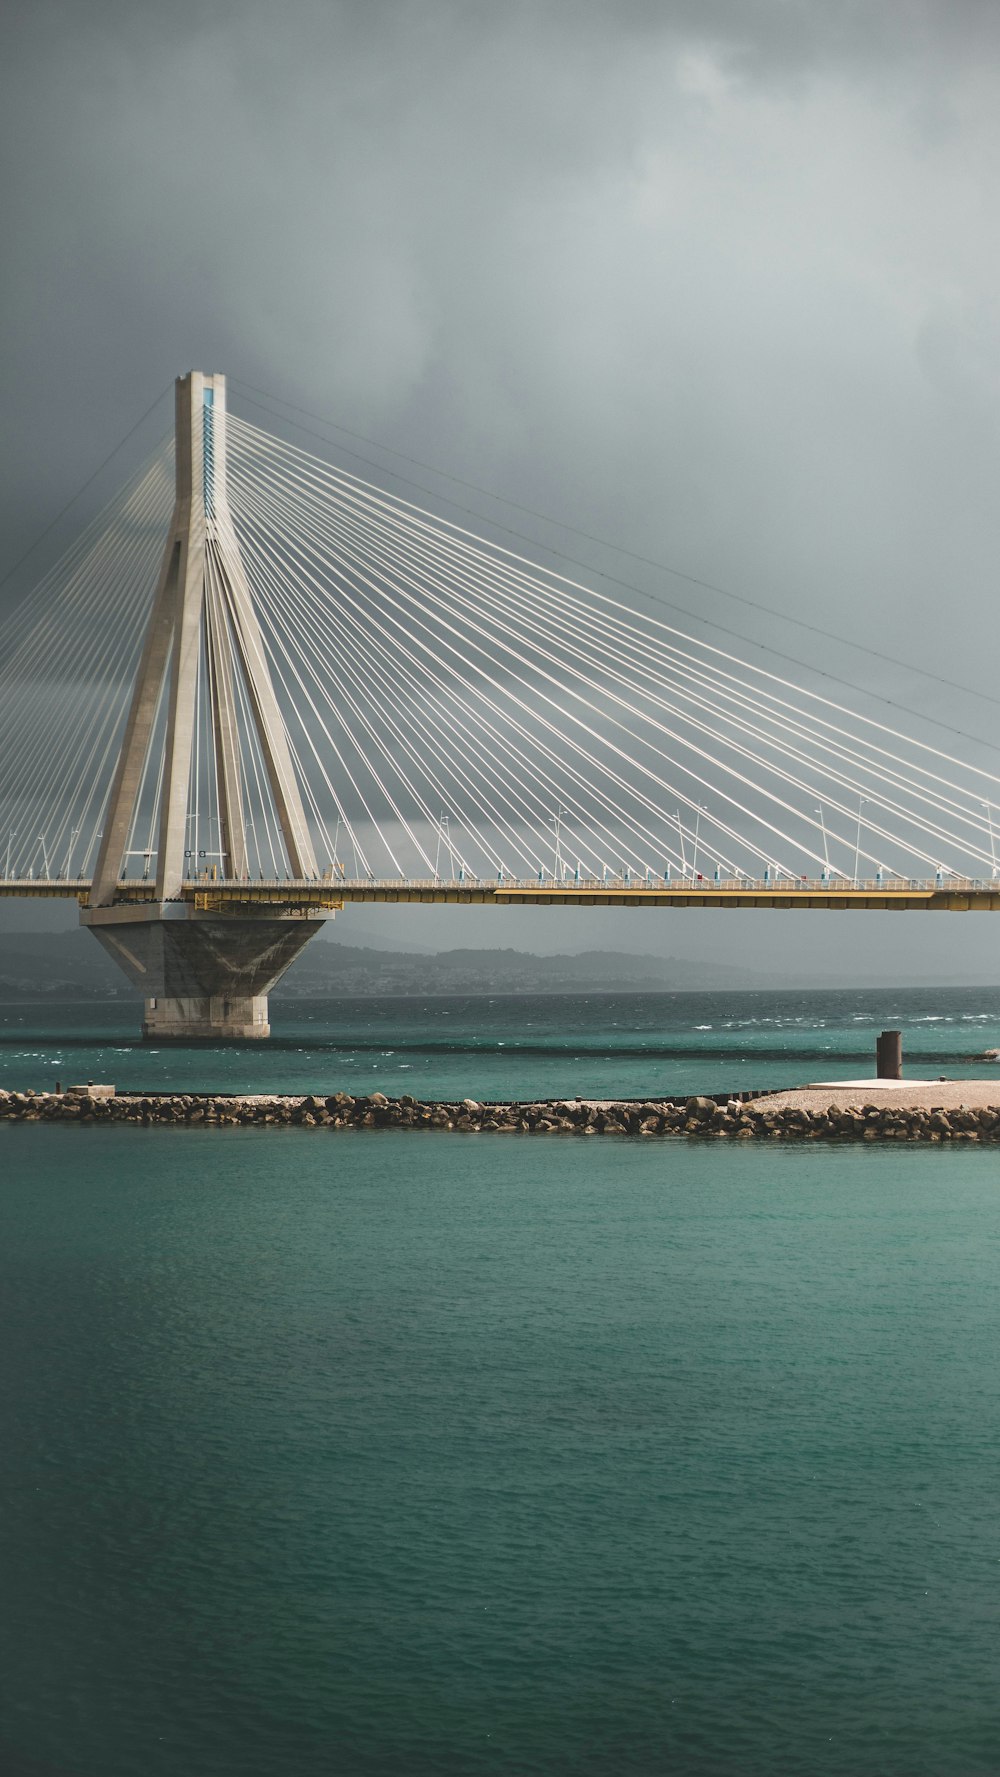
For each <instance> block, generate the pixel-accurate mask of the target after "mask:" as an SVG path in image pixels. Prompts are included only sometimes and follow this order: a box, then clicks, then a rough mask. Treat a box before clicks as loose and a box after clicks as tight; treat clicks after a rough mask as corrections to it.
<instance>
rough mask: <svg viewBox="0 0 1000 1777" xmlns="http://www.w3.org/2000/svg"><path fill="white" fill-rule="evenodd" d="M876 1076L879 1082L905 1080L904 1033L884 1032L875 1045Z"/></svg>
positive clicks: (895, 1031)
mask: <svg viewBox="0 0 1000 1777" xmlns="http://www.w3.org/2000/svg"><path fill="white" fill-rule="evenodd" d="M875 1074H876V1078H878V1079H879V1080H901V1079H902V1078H903V1033H902V1031H901V1030H884V1031H883V1032H882V1035H881V1036H880V1037H879V1039H878V1042H877V1043H876V1044H875Z"/></svg>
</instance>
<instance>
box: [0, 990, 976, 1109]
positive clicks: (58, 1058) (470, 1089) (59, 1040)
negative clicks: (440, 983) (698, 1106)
mask: <svg viewBox="0 0 1000 1777" xmlns="http://www.w3.org/2000/svg"><path fill="white" fill-rule="evenodd" d="M271 1017H272V1028H273V1030H274V1037H273V1039H272V1040H271V1042H270V1043H266V1044H262V1045H259V1046H257V1045H253V1044H248V1045H244V1046H242V1047H228V1048H227V1047H223V1046H219V1047H212V1046H211V1045H202V1046H199V1047H196V1048H190V1049H187V1048H180V1049H178V1048H173V1047H170V1048H166V1049H161V1050H156V1049H154V1048H147V1047H145V1046H144V1045H143V1044H142V1043H140V1042H138V1041H137V1040H136V1037H137V1032H138V1029H139V1024H140V1010H139V1007H138V1004H137V1003H134V1002H129V1001H121V1002H112V1003H110V1004H105V1005H100V1004H98V1005H77V1006H67V1007H59V1008H52V1007H50V1006H45V1007H39V1006H17V1005H14V1006H11V1005H7V1006H4V1007H0V1084H3V1085H7V1086H18V1087H36V1088H38V1089H41V1090H44V1089H46V1088H51V1087H52V1086H54V1085H55V1083H56V1081H57V1080H61V1081H62V1083H63V1085H68V1084H70V1083H72V1082H73V1081H76V1080H88V1079H91V1080H110V1081H113V1082H114V1083H115V1084H116V1085H118V1086H119V1087H121V1088H128V1089H131V1090H135V1089H136V1088H147V1089H149V1090H165V1089H169V1088H176V1089H179V1090H183V1089H185V1088H186V1089H187V1090H190V1091H197V1090H205V1091H213V1090H214V1091H220V1092H224V1091H261V1092H263V1091H288V1092H313V1091H323V1092H331V1091H335V1090H337V1089H339V1088H343V1089H346V1090H347V1091H351V1092H365V1091H371V1090H373V1089H374V1088H375V1087H378V1088H379V1089H380V1090H382V1091H383V1092H387V1093H389V1094H393V1093H402V1092H412V1093H414V1094H415V1095H416V1096H426V1097H439V1098H449V1097H451V1098H465V1097H467V1096H472V1097H475V1098H496V1099H524V1098H528V1099H530V1098H535V1097H539V1096H541V1095H543V1094H547V1095H550V1096H554V1097H569V1096H574V1095H577V1094H579V1095H581V1096H583V1097H595V1098H607V1097H615V1096H621V1097H641V1096H644V1095H645V1094H647V1093H661V1094H666V1093H676V1092H698V1091H707V1092H722V1091H727V1090H733V1089H740V1088H752V1087H762V1086H787V1085H795V1084H798V1083H801V1082H802V1081H806V1080H817V1079H830V1078H834V1079H836V1078H838V1077H839V1078H848V1079H849V1078H857V1077H859V1076H860V1077H864V1076H866V1075H869V1074H871V1073H872V1072H873V1071H874V1051H875V1037H876V1035H877V1033H878V1032H879V1031H880V1030H882V1029H883V1028H887V1027H888V1028H902V1029H903V1031H904V1046H905V1054H906V1071H907V1073H909V1074H912V1075H914V1076H915V1077H917V1076H925V1077H929V1078H934V1077H936V1076H937V1075H940V1074H944V1073H947V1074H958V1075H959V1076H961V1075H963V1074H965V1075H966V1076H968V1075H969V1074H973V1073H977V1072H978V1073H980V1074H981V1073H982V1072H983V1067H984V1064H983V1063H982V1061H979V1062H977V1061H976V1060H975V1057H976V1056H977V1055H979V1054H981V1052H982V1050H983V1049H987V1048H1000V988H996V987H987V988H953V989H948V990H946V991H941V990H933V991H930V990H924V989H918V988H906V989H895V990H889V989H870V990H867V991H862V990H857V989H850V990H847V991H842V992H830V991H824V992H817V991H808V992H806V991H802V992H797V993H778V994H776V993H732V994H717V993H711V994H695V993H677V994H665V993H651V994H594V995H591V996H585V995H567V996H538V997H532V996H528V995H524V996H513V995H496V996H493V997H489V998H444V997H442V998H427V999H416V998H414V999H405V998H400V999H379V1000H375V999H358V1000H342V1001H338V1002H333V1001H330V1002H327V1001H298V1002H296V1001H285V1002H282V1001H281V1000H274V1001H272V1007H271ZM997 1077H998V1082H1000V1069H998V1071H997Z"/></svg>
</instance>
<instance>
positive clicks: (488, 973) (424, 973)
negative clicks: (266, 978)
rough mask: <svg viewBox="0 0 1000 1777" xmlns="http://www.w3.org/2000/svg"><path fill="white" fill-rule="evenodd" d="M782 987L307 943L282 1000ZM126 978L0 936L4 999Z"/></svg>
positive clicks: (705, 969)
mask: <svg viewBox="0 0 1000 1777" xmlns="http://www.w3.org/2000/svg"><path fill="white" fill-rule="evenodd" d="M774 985H776V983H774V982H773V981H771V980H769V979H768V977H767V976H765V975H758V974H753V973H752V972H751V971H750V970H749V969H740V968H734V967H733V966H732V965H731V964H728V963H706V962H687V961H684V960H681V959H680V958H676V957H668V958H664V957H659V956H633V955H630V954H628V953H627V952H624V951H615V950H591V951H584V952H582V953H581V954H580V955H578V956H534V955H533V954H532V953H531V952H530V951H525V950H442V951H439V952H437V954H436V955H434V954H422V953H420V952H413V951H403V950H374V949H369V948H366V947H358V946H355V945H350V944H338V943H336V942H335V941H333V940H327V941H326V942H323V941H321V940H317V941H316V942H314V943H312V944H310V945H309V946H308V947H307V949H306V950H305V951H304V952H303V954H302V955H301V957H300V958H299V959H298V961H297V962H296V963H294V964H293V966H292V967H291V968H290V969H289V970H288V973H287V974H286V975H285V976H283V978H282V980H281V983H280V985H279V988H278V990H277V997H280V998H282V999H308V998H313V997H314V998H323V999H325V998H329V997H330V996H331V995H336V996H343V997H345V998H347V997H352V998H353V997H355V996H360V995H365V994H394V993H398V994H428V993H442V994H451V993H454V994H476V993H584V992H587V991H588V990H590V991H593V992H603V993H610V992H614V991H615V990H616V989H621V990H624V991H631V992H638V991H641V990H642V989H646V990H647V991H663V990H664V989H670V988H676V989H679V990H684V989H687V990H692V989H698V988H706V989H710V988H721V989H725V988H741V987H742V988H753V987H769V986H774ZM131 997H133V990H132V989H131V988H130V986H129V984H128V982H127V981H126V979H125V977H124V975H123V974H122V973H121V972H120V970H119V969H117V968H116V967H115V965H114V963H112V961H111V960H110V958H109V957H108V956H106V955H105V953H104V951H103V950H102V949H101V948H100V946H99V945H98V944H96V943H95V942H94V939H93V938H92V937H91V935H90V934H89V932H84V931H70V932H16V933H15V932H10V933H3V934H0V1000H7V1001H12V1000H17V1001H22V1000H36V999H44V1000H55V999H129V998H131Z"/></svg>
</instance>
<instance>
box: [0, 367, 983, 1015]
mask: <svg viewBox="0 0 1000 1777" xmlns="http://www.w3.org/2000/svg"><path fill="white" fill-rule="evenodd" d="M6 631H7V633H6V634H5V635H4V636H3V638H2V646H0V866H2V868H0V894H3V895H20V896H40V895H46V896H47V895H63V896H73V897H75V898H76V899H77V900H78V901H79V903H80V908H81V919H82V921H83V923H84V924H85V925H87V926H89V927H90V928H91V930H93V932H94V933H95V935H96V936H97V937H98V938H99V939H100V941H101V942H102V944H104V946H105V948H106V949H108V950H109V952H110V953H111V954H112V955H113V956H114V957H115V959H116V960H117V961H118V962H119V963H120V964H121V965H122V967H123V968H124V969H125V971H126V973H127V974H128V975H129V977H130V979H131V980H132V981H133V983H134V985H135V986H136V987H137V988H138V989H139V991H140V992H141V993H142V994H143V996H144V998H145V1000H146V1017H145V1022H144V1031H145V1033H146V1034H147V1035H149V1036H155V1037H156V1038H158V1039H161V1038H163V1037H171V1036H178V1037H186V1038H190V1037H198V1036H215V1035H229V1036H237V1037H239V1036H243V1037H248V1036H263V1035H266V1034H267V1030H268V1026H267V1000H266V995H267V992H268V990H269V988H270V987H271V986H273V984H274V982H275V981H276V980H277V979H278V977H279V976H280V974H281V972H282V971H283V969H284V968H286V967H287V966H288V964H289V963H290V962H291V961H292V960H293V958H294V957H295V956H296V955H297V954H298V953H299V951H300V950H301V949H302V947H303V945H304V944H305V942H306V941H307V940H308V938H309V937H310V936H311V935H312V933H313V932H314V931H315V930H316V929H317V923H318V922H319V921H321V920H322V919H324V918H327V917H329V916H330V915H331V914H333V913H334V912H336V911H338V910H339V909H340V908H342V907H344V906H346V905H349V904H352V903H357V902H379V901H381V902H404V901H409V902H415V903H478V904H483V905H489V904H493V905H506V906H511V905H519V904H520V905H523V904H534V905H539V904H549V905H551V904H556V905H561V906H572V905H585V906H650V907H661V908H662V907H669V906H673V907H683V906H714V907H719V908H723V907H754V908H839V909H845V910H846V909H854V910H884V909H897V910H911V911H912V910H925V911H935V910H947V911H967V910H973V909H976V910H982V909H985V910H994V911H995V910H1000V880H998V874H1000V873H998V863H997V854H996V834H995V816H996V810H997V806H998V795H997V792H998V788H1000V781H998V779H997V778H996V777H994V776H993V775H991V774H990V773H988V772H986V771H985V770H983V769H982V768H981V767H979V766H975V765H972V764H970V763H968V762H966V761H964V760H962V759H961V758H959V757H957V756H955V755H954V754H953V753H951V752H948V751H944V750H942V749H940V748H938V747H936V746H934V745H932V744H930V743H929V742H928V741H926V740H920V739H918V738H916V737H915V736H914V735H913V734H908V733H906V732H904V731H903V730H901V729H900V728H899V726H898V723H897V722H895V721H893V720H890V716H891V714H892V712H891V711H888V710H887V711H886V712H884V715H883V717H882V718H879V717H876V716H872V715H863V714H860V713H859V712H858V711H857V710H856V709H853V708H851V707H849V706H848V705H847V704H845V703H838V702H837V701H835V700H834V699H832V698H830V697H827V696H824V695H820V694H819V693H817V692H816V691H813V690H807V689H805V688H804V687H802V686H801V685H796V684H795V683H794V682H792V681H791V680H789V679H788V678H787V677H782V676H781V675H780V674H777V673H775V672H771V671H767V670H765V669H764V668H762V667H760V666H757V665H752V664H750V663H749V662H748V661H747V660H746V659H745V658H742V657H740V656H739V655H737V654H734V653H733V652H731V651H727V650H726V649H723V648H720V647H715V646H711V645H709V644H708V643H706V642H704V641H701V640H698V639H697V638H696V637H694V636H692V635H690V634H688V633H687V632H685V631H684V630H682V629H680V628H677V627H676V626H674V625H671V624H669V623H666V622H663V621H660V620H658V619H657V618H655V617H652V616H646V615H639V614H637V612H636V611H635V610H634V609H633V608H631V607H630V606H629V605H628V604H626V603H624V602H623V601H622V600H621V599H616V598H615V597H613V596H610V595H608V594H607V593H603V592H599V591H596V590H594V589H593V588H591V587H588V586H585V585H582V584H580V583H577V582H574V581H571V580H569V579H567V578H565V577H564V576H562V575H560V574H557V573H554V572H552V571H550V570H548V569H546V568H542V567H540V566H538V565H537V564H535V563H533V562H531V561H529V560H527V559H526V558H525V557H523V556H520V555H518V554H516V553H514V552H512V551H510V550H508V549H504V548H500V547H498V546H497V545H496V544H495V543H492V542H490V541H487V540H486V539H484V538H482V537H479V536H477V535H475V534H474V533H472V532H471V531H469V530H467V529H464V528H462V527H461V526H459V525H457V524H454V523H451V522H448V521H446V520H444V519H441V518H439V517H437V516H435V515H433V514H432V513H430V512H428V511H426V510H424V509H422V508H421V507H419V506H417V505H414V504H413V503H412V502H409V501H407V500H403V499H401V498H399V497H397V496H395V495H392V494H389V493H387V492H386V491H385V490H384V489H383V488H382V487H380V486H377V485H375V484H373V483H372V482H367V481H365V480H363V479H361V478H359V477H358V476H356V475H353V474H348V473H347V472H346V471H344V470H342V469H340V468H338V467H334V466H332V465H331V464H330V463H329V462H327V461H325V460H324V459H322V458H320V457H317V456H315V455H312V454H309V453H308V452H305V451H303V450H300V449H297V448H295V447H294V446H292V445H290V444H288V443H286V442H285V441H284V440H283V439H281V438H278V437H274V436H271V435H270V434H268V433H267V432H264V431H261V430H260V429H258V428H257V427H254V426H252V425H250V424H248V423H247V422H246V421H244V420H241V419H239V418H237V417H236V416H235V415H233V414H230V413H227V408H226V389H225V379H224V378H223V377H221V376H205V375H202V374H201V373H198V372H192V373H191V375H189V376H186V377H182V378H180V379H179V380H178V383H177V386H176V425H175V434H174V438H173V439H172V440H169V441H167V442H166V443H165V444H164V445H163V447H162V448H161V449H159V450H158V451H157V452H156V453H155V454H154V455H153V457H152V458H151V459H150V460H149V461H148V462H146V463H145V464H143V465H142V466H141V468H140V469H139V470H138V471H137V472H136V474H135V475H134V476H133V478H132V479H131V481H130V482H129V484H128V485H127V486H126V487H125V488H124V489H123V490H121V492H120V493H119V494H118V495H117V496H116V497H115V498H114V499H113V500H112V501H111V502H110V503H109V504H108V505H107V506H106V507H105V508H104V510H103V511H102V512H101V513H99V514H98V516H97V517H96V518H95V519H94V520H93V522H92V523H91V524H90V525H89V526H88V527H87V529H86V530H85V531H84V532H83V534H82V535H81V536H80V537H78V538H77V540H76V541H75V543H74V544H73V545H72V546H71V547H70V549H69V550H67V552H66V553H65V554H64V556H63V557H62V558H61V559H60V561H59V562H57V563H56V565H55V566H54V567H53V568H52V569H51V570H50V572H49V573H48V574H47V575H46V576H45V578H44V579H43V580H42V581H41V583H40V584H39V585H38V586H37V587H36V588H34V590H33V591H32V593H31V594H30V596H29V597H28V598H27V599H26V600H25V601H24V602H23V603H22V605H21V606H20V608H19V609H18V610H16V611H15V613H14V615H13V617H12V618H11V619H9V620H8V622H7V625H6Z"/></svg>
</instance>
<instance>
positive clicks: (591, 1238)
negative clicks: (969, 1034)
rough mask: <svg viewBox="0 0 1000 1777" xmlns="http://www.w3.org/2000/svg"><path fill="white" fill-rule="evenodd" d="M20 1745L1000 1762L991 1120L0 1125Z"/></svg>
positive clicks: (254, 1761) (399, 1756)
mask: <svg viewBox="0 0 1000 1777" xmlns="http://www.w3.org/2000/svg"><path fill="white" fill-rule="evenodd" d="M0 1218H2V1239H0V1394H2V1399H0V1415H2V1422H3V1427H4V1435H3V1438H2V1440H0V1572H2V1584H3V1593H4V1607H3V1610H2V1612H0V1659H2V1666H3V1670H4V1674H5V1693H6V1699H7V1701H6V1705H5V1711H4V1717H3V1726H2V1727H0V1741H2V1742H4V1744H3V1745H0V1765H2V1768H3V1769H4V1770H5V1772H10V1773H12V1774H13V1777H135V1774H136V1773H139V1772H141V1773H143V1774H144V1777H177V1774H178V1773H184V1774H185V1777H278V1774H281V1777H284V1774H285V1773H295V1774H296V1777H329V1774H330V1773H340V1772H343V1773H345V1774H349V1777H376V1774H377V1777H382V1774H386V1777H388V1774H390V1773H392V1774H395V1773H405V1774H406V1777H438V1774H442V1777H479V1774H482V1777H499V1774H501V1773H503V1774H504V1777H507V1774H508V1773H526V1774H528V1777H531V1774H535V1773H537V1774H539V1777H541V1774H544V1777H555V1774H559V1777H562V1774H566V1777H569V1774H572V1777H578V1774H579V1777H598V1774H599V1777H604V1774H605V1773H609V1774H610V1773H623V1774H626V1777H631V1774H635V1777H640V1774H641V1777H646V1774H648V1773H653V1772H669V1773H672V1774H675V1777H694V1774H698V1777H702V1774H704V1773H723V1772H724V1773H739V1774H740V1777H757V1774H759V1777H774V1774H783V1773H788V1774H789V1777H791V1774H793V1773H794V1774H795V1777H801V1774H802V1773H806V1772H808V1773H810V1777H812V1774H834V1773H836V1774H837V1777H876V1774H877V1777H887V1774H898V1777H972V1774H975V1773H984V1774H985V1773H993V1772H995V1771H996V1770H997V1769H1000V1712H998V1705H997V1682H996V1680H997V1655H996V1649H997V1628H998V1621H997V1619H998V1615H1000V1605H998V1588H1000V1579H998V1576H1000V1518H998V1514H997V1510H996V1500H997V1487H998V1479H1000V1429H998V1427H1000V1420H998V1407H1000V1371H998V1366H997V1362H996V1354H997V1349H998V1342H1000V1286H998V1282H997V1279H998V1276H1000V1173H998V1167H997V1161H996V1159H995V1157H994V1156H993V1155H992V1153H990V1152H987V1151H983V1150H976V1149H973V1148H959V1149H955V1150H945V1149H937V1150H921V1149H919V1148H916V1147H912V1148H911V1147H902V1148H900V1147H897V1146H886V1147H884V1148H874V1147H870V1148H864V1149H860V1150H859V1149H857V1148H851V1149H844V1148H837V1147H829V1148H825V1147H823V1146H820V1145H810V1146H809V1147H808V1148H803V1147H800V1146H797V1147H781V1146H779V1145H777V1144H774V1145H770V1144H769V1145H767V1146H766V1147H765V1146H763V1145H758V1144H754V1143H740V1144H723V1143H712V1144H704V1145H701V1144H694V1143H691V1144H688V1143H684V1142H665V1143H659V1142H657V1143H651V1142H639V1141H634V1142H630V1141H623V1142H616V1143H613V1144H612V1143H604V1142H600V1141H589V1142H582V1141H575V1140H572V1139H567V1140H540V1139H537V1138H519V1137H510V1138H499V1137H497V1138H493V1139H492V1140H491V1139H489V1138H487V1137H482V1136H470V1137H462V1136H456V1135H444V1136H442V1135H439V1134H436V1133H434V1132H430V1133H427V1134H424V1135H421V1136H418V1137H411V1136H407V1135H406V1134H405V1133H402V1132H398V1131H384V1132H371V1133H362V1132H343V1133H339V1134H330V1133H327V1132H326V1131H319V1130H315V1131H314V1130H298V1129H288V1130H280V1131H271V1132H268V1131H261V1130H255V1129H245V1128H237V1129H223V1130H218V1131H194V1130H188V1129H183V1128H182V1129H172V1128H162V1127H159V1128H157V1127H154V1128H150V1129H146V1130H144V1129H142V1128H140V1127H131V1126H125V1127H115V1128H104V1127H101V1126H97V1125H95V1126H92V1127H89V1128H88V1127H84V1128H66V1127H60V1126H58V1125H56V1126H46V1125H44V1124H37V1125H27V1124H3V1125H0Z"/></svg>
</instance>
